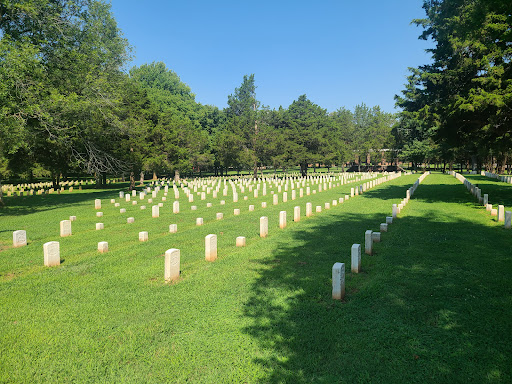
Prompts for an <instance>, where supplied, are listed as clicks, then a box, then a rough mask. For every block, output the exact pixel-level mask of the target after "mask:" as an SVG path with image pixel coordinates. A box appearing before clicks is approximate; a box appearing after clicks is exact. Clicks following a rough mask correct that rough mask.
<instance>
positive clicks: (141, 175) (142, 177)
mask: <svg viewBox="0 0 512 384" xmlns="http://www.w3.org/2000/svg"><path fill="white" fill-rule="evenodd" d="M139 183H140V184H141V185H144V171H140V179H139Z"/></svg>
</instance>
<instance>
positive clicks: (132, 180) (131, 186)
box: [129, 171, 135, 191]
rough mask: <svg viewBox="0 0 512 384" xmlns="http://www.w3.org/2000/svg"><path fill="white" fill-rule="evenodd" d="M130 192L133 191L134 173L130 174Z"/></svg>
mask: <svg viewBox="0 0 512 384" xmlns="http://www.w3.org/2000/svg"><path fill="white" fill-rule="evenodd" d="M129 189H130V191H133V190H134V189H135V172H133V171H131V172H130V188H129Z"/></svg>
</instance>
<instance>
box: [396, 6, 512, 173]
mask: <svg viewBox="0 0 512 384" xmlns="http://www.w3.org/2000/svg"><path fill="white" fill-rule="evenodd" d="M423 7H424V9H425V11H426V15H427V17H426V18H425V19H421V20H415V22H416V23H417V24H418V25H421V26H422V27H423V28H424V32H423V34H422V35H421V38H422V39H425V40H427V39H431V40H432V41H433V42H434V44H435V46H434V48H432V49H431V50H429V51H430V52H431V54H432V62H431V63H430V64H428V65H424V66H421V67H419V68H418V69H413V71H412V74H411V76H410V77H409V83H408V85H407V86H406V89H405V90H404V92H403V96H402V97H400V98H398V99H397V105H398V106H400V107H402V108H403V109H404V111H406V112H421V113H422V114H423V116H422V118H424V119H426V120H428V123H429V125H430V127H432V128H433V129H435V134H434V135H433V138H434V140H435V141H436V142H437V143H439V144H442V146H440V148H443V150H442V151H441V153H443V156H444V155H447V156H450V153H451V155H453V154H454V153H458V154H459V156H463V157H465V158H468V159H471V161H472V163H473V167H474V168H475V167H476V166H477V163H478V160H477V157H478V155H480V156H482V155H484V156H485V154H484V153H485V152H487V153H490V152H494V153H497V154H499V156H501V157H504V156H505V155H506V153H507V152H508V151H509V150H510V148H511V147H512V145H511V144H512V129H511V125H510V121H511V118H512V108H511V107H512V62H511V57H512V46H511V44H510V42H511V41H512V30H511V28H510V25H511V24H512V3H511V2H510V1H506V0H444V1H443V0H435V1H434V0H430V1H425V2H424V6H423ZM446 147H451V148H452V151H447V150H445V149H444V148H446ZM484 148H485V151H483V149H484ZM461 154H464V155H461ZM460 160H461V161H464V159H462V158H461V159H460Z"/></svg>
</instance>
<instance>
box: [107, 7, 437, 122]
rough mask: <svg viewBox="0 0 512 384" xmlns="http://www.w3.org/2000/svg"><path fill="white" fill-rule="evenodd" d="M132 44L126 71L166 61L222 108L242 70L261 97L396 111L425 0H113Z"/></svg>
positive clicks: (422, 57)
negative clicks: (251, 78) (414, 21)
mask: <svg viewBox="0 0 512 384" xmlns="http://www.w3.org/2000/svg"><path fill="white" fill-rule="evenodd" d="M111 4H112V11H113V14H114V17H115V19H116V20H117V23H118V26H119V28H120V29H121V30H122V31H123V33H124V36H125V37H126V38H127V39H128V41H129V42H130V44H131V45H132V46H133V48H134V52H133V55H134V59H133V61H132V63H130V64H129V67H132V66H133V65H136V66H139V65H141V64H145V63H151V62H153V61H162V62H164V63H165V64H166V65H167V68H169V69H172V70H173V71H174V72H176V73H177V74H178V76H179V77H180V78H181V80H182V81H183V82H184V83H186V84H188V85H189V86H190V88H191V89H192V92H193V93H195V95H196V101H198V102H200V103H202V104H210V105H216V106H217V107H219V108H221V109H222V108H224V107H226V103H227V97H228V95H229V94H232V93H233V92H234V89H235V88H236V87H239V86H240V84H241V83H242V80H243V76H244V75H246V74H252V73H254V75H255V83H256V86H257V89H256V97H257V99H258V100H259V101H260V102H261V103H262V104H263V105H268V106H270V107H271V108H279V106H280V105H282V106H283V107H288V106H289V105H290V104H291V103H292V102H293V100H296V99H297V98H298V97H299V96H300V95H302V94H306V95H307V97H308V98H309V99H310V100H311V101H313V102H314V103H316V104H318V105H320V106H321V107H323V108H326V109H327V110H328V111H329V112H330V111H334V110H336V109H338V108H340V107H345V108H348V109H351V110H352V109H353V108H354V106H355V105H357V104H361V103H365V104H366V105H368V106H375V105H379V106H380V107H381V108H382V109H383V110H385V111H387V112H395V111H396V109H394V99H393V97H394V95H395V94H397V93H399V92H400V91H401V90H402V89H403V85H404V84H405V82H406V77H407V75H408V71H407V68H408V67H417V66H419V65H422V64H426V63H428V62H429V55H428V54H427V53H425V49H426V48H429V47H430V46H431V43H429V42H425V41H423V40H418V36H419V35H420V33H421V31H422V30H421V28H420V27H416V26H415V25H411V24H410V23H411V20H412V19H414V18H423V17H424V16H425V13H424V10H423V9H422V8H421V6H422V4H423V1H422V0H388V1H382V0H364V1H363V0H359V1H358V0H316V1H313V0H307V1H304V0H274V1H269V0H260V1H258V2H254V1H245V0H238V1H235V0H217V1H206V0H180V1H176V0H168V1H165V0H148V1H144V2H142V1H140V0H111Z"/></svg>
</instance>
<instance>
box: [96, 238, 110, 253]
mask: <svg viewBox="0 0 512 384" xmlns="http://www.w3.org/2000/svg"><path fill="white" fill-rule="evenodd" d="M98 252H100V253H106V252H108V242H106V241H100V242H99V243H98Z"/></svg>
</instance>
